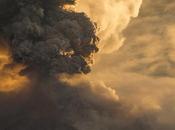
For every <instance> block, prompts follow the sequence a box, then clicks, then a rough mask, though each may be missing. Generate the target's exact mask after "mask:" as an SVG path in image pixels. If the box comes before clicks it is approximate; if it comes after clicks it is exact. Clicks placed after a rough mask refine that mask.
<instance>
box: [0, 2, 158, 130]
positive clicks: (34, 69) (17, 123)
mask: <svg viewBox="0 0 175 130" xmlns="http://www.w3.org/2000/svg"><path fill="white" fill-rule="evenodd" d="M82 1H83V0H82ZM98 2H99V1H98ZM100 2H102V1H100ZM105 2H107V3H106V4H107V5H110V4H109V1H105ZM140 2H141V1H140V0H138V4H136V5H137V7H139V5H140ZM74 3H75V1H74V0H30V1H29V0H1V1H0V19H2V20H1V21H0V35H1V37H2V39H3V40H4V42H3V43H4V44H5V45H6V46H7V48H8V49H7V50H8V51H9V52H10V55H11V60H12V61H11V62H12V63H11V64H9V63H8V62H7V64H6V65H4V64H0V65H2V67H1V68H0V71H1V73H2V74H1V73H0V76H1V77H2V75H3V73H5V74H6V75H7V76H6V75H5V79H6V77H9V75H10V74H11V73H12V71H11V69H12V68H13V67H14V68H15V69H14V71H15V72H14V73H13V74H12V75H11V76H10V78H11V79H12V80H13V81H19V79H20V80H23V79H21V77H20V75H19V74H18V72H19V70H22V69H23V67H19V70H18V71H17V72H16V64H17V65H22V66H24V67H25V69H24V70H23V71H21V72H20V74H23V76H25V75H30V73H32V76H28V77H29V81H31V82H30V83H28V80H27V84H26V83H24V84H22V86H25V87H24V88H23V89H21V90H20V91H10V92H9V91H8V92H4V91H0V106H1V107H0V129H2V130H31V129H32V130H141V129H142V130H152V129H154V128H155V127H153V126H155V125H156V120H155V119H154V113H152V111H143V112H138V111H135V106H134V105H128V104H126V103H125V102H123V101H121V102H120V101H119V96H118V95H117V94H116V92H115V90H113V89H112V88H109V87H107V86H105V84H103V82H100V83H97V82H94V79H93V80H90V81H87V79H88V78H89V77H88V78H87V77H86V76H84V75H81V76H80V77H79V76H77V77H76V76H75V75H74V76H72V75H69V76H67V75H61V74H62V73H66V74H76V73H88V72H89V71H90V65H91V64H92V58H93V54H94V53H95V52H97V51H98V48H97V41H98V38H97V36H96V25H95V24H94V23H93V22H92V21H91V20H90V19H89V18H88V17H87V16H86V15H85V14H84V13H76V12H74V11H68V10H65V9H63V6H64V5H65V4H74ZM112 3H115V5H116V7H121V8H120V9H121V10H120V11H121V12H120V15H118V14H117V15H116V17H118V18H117V19H115V20H118V19H120V16H122V15H121V14H122V12H123V13H124V14H128V15H127V18H126V19H123V20H124V21H125V20H126V22H125V23H124V25H122V26H121V27H120V28H119V32H121V31H122V30H123V28H124V27H125V26H126V25H127V23H128V22H129V19H130V17H131V16H136V14H137V11H136V10H135V9H134V8H133V7H135V6H134V5H135V4H133V3H137V1H134V0H133V1H132V0H130V1H129V2H127V1H126V0H124V1H123V2H122V1H120V0H119V1H112V2H111V4H112ZM94 4H96V3H94ZM120 5H122V6H120ZM88 6H89V4H88ZM103 7H105V3H103V6H102V9H103ZM112 7H113V6H112ZM108 9H109V8H108ZM111 9H115V8H114V7H113V8H111ZM137 9H138V8H137ZM106 11H107V10H106ZM115 11H117V10H115ZM115 11H114V12H115ZM125 11H126V12H125ZM130 11H131V12H132V13H131V12H130ZM97 12H99V10H98V11H97ZM133 12H136V13H133ZM108 14H110V13H107V14H106V15H108ZM114 15H115V14H114ZM100 18H102V17H99V19H100ZM110 18H111V19H112V16H111V17H110ZM122 18H123V17H122ZM122 18H121V19H122ZM124 18H125V17H124ZM121 19H120V20H121ZM121 21H122V20H121ZM121 21H120V23H121ZM97 22H98V21H97ZM108 22H109V21H108ZM113 22H114V21H113ZM116 22H117V21H116ZM109 24H110V22H109V23H108V25H109ZM117 27H118V26H115V27H114V30H115V31H116V29H117ZM106 28H108V26H106ZM110 29H112V27H110V28H109V30H108V31H106V35H104V36H105V37H104V38H105V39H106V38H107V39H108V38H112V37H114V36H112V35H111V34H112V33H110V34H109V35H108V36H107V32H109V31H110ZM115 31H112V32H113V33H114V32H115ZM102 36H103V35H102V33H101V37H102ZM117 38H118V37H117ZM102 40H103V43H104V41H105V40H104V39H102ZM109 41H110V40H109ZM109 41H108V42H109ZM115 41H116V40H115ZM119 41H120V40H119ZM0 47H1V45H0ZM2 50H3V46H2ZM0 54H1V53H0ZM4 55H5V56H6V54H4ZM0 61H2V62H4V60H3V59H2V60H0ZM7 61H8V60H7ZM9 69H10V70H9ZM6 72H7V73H6ZM56 74H58V75H59V78H58V80H57V79H56V78H55V77H54V76H55V75H56ZM36 75H37V76H36ZM35 76H36V77H37V78H36V77H35ZM1 77H0V82H1V83H2V84H3V81H5V80H4V79H3V78H1ZM38 77H39V78H38ZM50 77H51V78H50ZM53 77H54V78H53ZM18 78H19V79H18ZM25 78H26V77H25ZM86 78H87V79H86ZM95 80H97V79H96V78H95ZM8 83H11V84H13V82H8ZM11 84H10V85H9V86H11ZM14 84H15V85H17V86H19V84H20V86H21V82H17V84H16V82H15V83H14ZM1 86H2V85H1V84H0V88H2V87H1Z"/></svg>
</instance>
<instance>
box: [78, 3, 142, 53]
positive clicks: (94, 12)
mask: <svg viewBox="0 0 175 130" xmlns="http://www.w3.org/2000/svg"><path fill="white" fill-rule="evenodd" d="M141 3H142V0H95V1H94V0H78V5H77V10H78V11H85V12H86V13H87V14H88V15H89V16H90V17H91V18H92V19H93V20H94V21H95V22H97V24H98V27H99V32H98V36H99V37H100V39H101V43H100V47H101V48H102V49H103V50H102V53H111V52H113V51H115V50H117V49H118V48H120V47H121V46H122V44H123V41H124V39H125V38H124V37H123V36H122V34H121V33H122V31H123V30H124V29H125V28H126V27H127V25H128V23H129V21H130V19H131V18H133V17H137V15H138V13H139V9H140V6H141Z"/></svg>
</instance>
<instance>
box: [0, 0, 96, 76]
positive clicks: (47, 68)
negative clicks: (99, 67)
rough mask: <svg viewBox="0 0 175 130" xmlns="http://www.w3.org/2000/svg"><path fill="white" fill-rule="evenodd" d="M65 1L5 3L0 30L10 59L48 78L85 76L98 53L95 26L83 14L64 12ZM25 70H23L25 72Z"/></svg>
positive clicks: (71, 2)
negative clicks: (73, 75) (66, 75)
mask: <svg viewBox="0 0 175 130" xmlns="http://www.w3.org/2000/svg"><path fill="white" fill-rule="evenodd" d="M64 4H74V1H72V0H69V1H64V0H50V1H48V0H37V1H36V0H31V1H27V0H15V1H14V0H5V1H2V2H1V3H0V6H2V7H1V10H0V12H1V13H0V17H1V19H2V21H0V25H1V26H0V30H1V34H2V36H3V37H4V38H5V39H6V40H7V44H8V47H9V49H10V52H11V55H12V59H13V60H14V62H16V63H20V64H24V65H26V66H27V68H26V71H28V70H31V69H32V70H33V71H38V72H40V73H43V72H44V73H45V74H47V75H49V74H50V75H54V74H57V73H63V72H66V73H70V74H73V73H88V72H90V64H91V63H92V62H93V61H92V55H93V53H95V52H97V51H98V48H97V46H96V42H97V40H98V38H97V36H96V34H95V31H96V27H95V24H94V23H92V22H91V20H90V19H89V18H88V17H87V16H86V15H85V14H84V13H75V12H73V11H65V10H64V9H63V5H64ZM24 71H25V70H24Z"/></svg>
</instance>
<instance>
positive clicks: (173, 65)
mask: <svg viewBox="0 0 175 130" xmlns="http://www.w3.org/2000/svg"><path fill="white" fill-rule="evenodd" d="M174 9H175V1H173V0H156V1H152V0H143V3H142V7H141V9H140V12H139V16H138V17H137V18H133V19H132V20H131V22H130V24H129V26H128V27H127V28H126V29H125V30H124V33H123V34H124V36H125V37H126V39H125V42H124V45H123V46H122V47H121V48H120V49H119V50H118V51H115V52H113V53H112V54H105V55H102V56H101V57H103V58H102V59H103V60H100V61H99V63H97V66H95V70H96V72H97V73H96V74H94V75H95V76H98V78H99V79H101V80H103V81H105V83H106V84H107V85H109V86H111V87H113V88H115V89H116V91H117V92H118V94H119V97H120V98H121V99H123V100H127V101H129V102H130V103H132V104H134V106H135V109H146V110H149V111H152V112H153V113H156V114H157V115H156V118H157V120H158V122H159V123H160V124H161V127H162V129H166V130H169V129H170V130H171V129H174V128H175V125H174V123H175V103H174V102H175V95H174V92H175V79H174V78H175V53H174V49H175V37H174V34H175V17H174V15H175V12H174ZM104 67H105V69H104ZM102 68H103V69H102ZM158 127H160V126H158Z"/></svg>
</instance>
